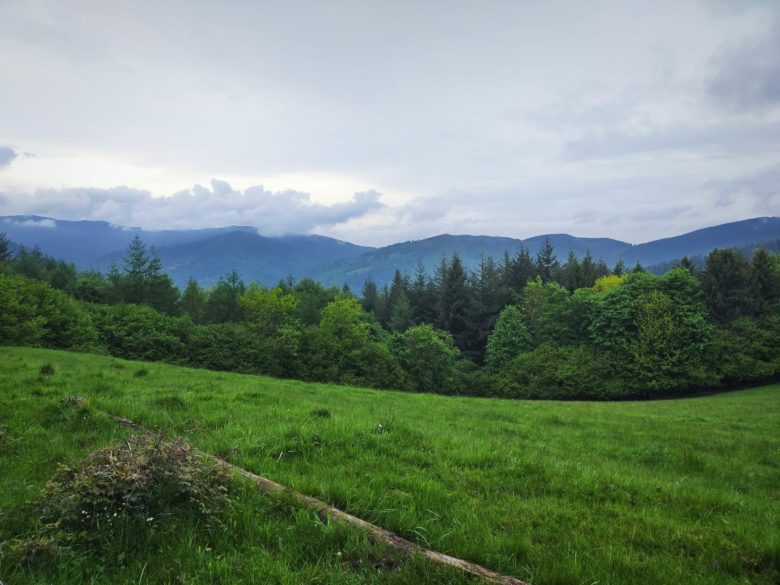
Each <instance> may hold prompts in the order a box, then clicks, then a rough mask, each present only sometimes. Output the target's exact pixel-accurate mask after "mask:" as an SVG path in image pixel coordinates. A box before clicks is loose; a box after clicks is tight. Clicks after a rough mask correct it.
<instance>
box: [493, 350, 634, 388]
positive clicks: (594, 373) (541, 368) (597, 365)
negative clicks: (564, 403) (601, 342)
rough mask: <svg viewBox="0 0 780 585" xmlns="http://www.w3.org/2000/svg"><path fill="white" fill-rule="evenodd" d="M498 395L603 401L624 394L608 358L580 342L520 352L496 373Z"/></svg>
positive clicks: (622, 386)
mask: <svg viewBox="0 0 780 585" xmlns="http://www.w3.org/2000/svg"><path fill="white" fill-rule="evenodd" d="M496 391H497V393H498V395H500V396H505V397H507V398H546V399H558V400H570V399H571V400H575V399H576V400H594V399H595V400H603V399H610V398H619V397H621V396H624V395H625V387H624V385H623V380H621V379H620V378H619V377H617V376H616V372H615V371H614V370H613V365H612V363H611V360H610V359H609V358H608V356H607V355H606V354H602V353H598V352H596V351H594V350H593V349H591V348H589V347H587V346H584V345H572V346H555V345H552V344H543V345H540V346H539V347H537V348H536V349H534V350H533V351H530V352H526V353H521V354H520V355H518V356H517V357H516V358H515V359H513V360H512V361H511V362H510V363H509V365H508V366H506V367H505V368H504V369H503V370H501V372H500V373H499V374H498V376H497V378H496Z"/></svg>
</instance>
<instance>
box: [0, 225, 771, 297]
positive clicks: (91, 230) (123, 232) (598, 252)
mask: <svg viewBox="0 0 780 585" xmlns="http://www.w3.org/2000/svg"><path fill="white" fill-rule="evenodd" d="M0 232H5V233H6V234H7V235H8V237H9V238H10V239H11V241H12V242H13V243H14V244H16V245H20V246H25V247H28V248H29V247H34V246H37V247H39V248H40V249H41V250H42V251H43V252H44V253H46V254H48V255H50V256H53V257H55V258H61V259H63V260H67V261H69V262H73V263H75V264H76V265H77V266H78V267H79V268H82V269H98V270H106V269H107V268H108V267H110V266H111V264H114V263H117V264H118V263H121V260H122V256H123V255H124V251H125V249H126V248H127V245H128V244H129V243H130V241H131V240H132V238H133V237H134V236H136V235H138V236H139V237H140V238H141V239H142V240H143V241H144V243H146V244H147V245H148V246H154V248H155V251H156V253H157V255H158V256H159V257H160V259H161V261H162V264H163V266H164V268H165V270H166V271H167V272H168V274H170V275H171V277H172V278H173V280H174V281H175V282H176V284H178V285H179V286H183V285H184V284H186V282H187V280H188V279H189V278H190V277H192V278H194V279H195V280H197V281H199V282H200V283H201V284H203V285H205V286H209V285H212V284H214V283H215V282H216V281H217V280H218V279H219V277H220V276H222V275H224V274H226V273H228V272H230V271H231V270H233V269H235V270H237V271H238V272H239V273H240V274H241V275H242V276H243V277H244V279H245V280H246V281H257V282H260V283H263V284H268V285H270V284H275V283H276V282H278V281H279V280H280V279H283V278H286V277H287V276H293V277H295V278H298V279H300V278H304V277H311V278H314V279H316V280H319V281H320V282H322V283H324V284H328V285H330V284H335V285H342V284H344V283H346V284H349V285H350V286H351V287H352V288H353V289H355V290H359V289H360V287H361V286H362V285H363V283H364V282H365V280H366V279H367V278H372V279H374V280H375V281H376V282H377V283H378V284H380V285H382V284H384V283H386V282H388V281H389V280H390V279H391V278H392V275H393V272H394V271H395V270H396V269H399V270H401V271H402V272H407V273H412V272H413V271H414V270H415V268H416V267H417V265H418V264H420V263H422V265H423V266H425V268H426V270H428V271H429V272H431V271H433V270H434V269H435V267H436V266H437V265H438V263H439V262H440V261H441V258H442V257H444V256H450V255H452V254H453V253H456V252H457V253H458V254H459V255H460V256H461V257H462V259H463V261H464V264H465V265H466V266H467V267H474V266H476V264H477V263H478V262H479V259H480V257H481V256H482V255H485V256H492V257H494V258H499V257H500V256H502V255H503V253H504V251H505V250H508V251H509V252H510V253H512V254H514V253H515V252H516V251H517V249H518V248H519V247H520V246H521V245H524V246H525V247H527V248H528V250H529V251H530V253H531V254H532V255H534V254H536V253H537V252H538V251H539V249H540V248H541V247H542V246H543V245H544V242H545V241H546V240H547V239H549V240H550V241H551V242H552V244H553V246H554V248H555V250H556V254H557V255H558V257H559V258H560V259H561V260H564V259H565V258H566V256H567V255H568V253H569V250H571V251H573V252H574V253H575V254H576V255H577V256H578V257H580V258H582V257H583V256H584V255H585V254H586V253H587V252H588V251H589V252H590V253H591V255H592V256H593V257H594V258H595V259H603V260H604V261H605V262H607V264H609V265H610V266H611V265H613V264H614V263H615V262H617V261H618V259H621V258H622V259H623V262H625V264H626V265H628V266H631V265H633V264H634V263H636V262H637V261H639V262H641V263H642V264H643V265H645V266H648V265H652V264H657V263H663V262H668V261H670V260H673V259H676V258H681V257H682V256H695V255H703V254H707V253H709V252H710V251H711V250H713V249H714V248H724V247H745V246H750V245H754V244H759V243H762V242H766V241H769V240H776V239H780V217H759V218H754V219H748V220H743V221H737V222H733V223H727V224H722V225H718V226H713V227H709V228H704V229H700V230H696V231H694V232H690V233H687V234H682V235H679V236H675V237H671V238H664V239H660V240H654V241H651V242H646V243H643V244H631V243H629V242H622V241H619V240H613V239H610V238H579V237H575V236H571V235H568V234H547V235H541V236H535V237H532V238H528V239H525V240H520V239H514V238H504V237H495V236H469V235H449V234H443V235H439V236H434V237H431V238H426V239H422V240H414V241H408V242H400V243H397V244H392V245H389V246H383V247H379V248H371V247H366V246H358V245H355V244H351V243H349V242H343V241H341V240H337V239H334V238H328V237H325V236H318V235H291V236H280V237H268V236H263V235H260V234H258V233H257V230H256V229H255V228H252V227H248V226H228V227H219V228H206V229H194V230H144V229H141V228H130V227H124V226H117V225H114V224H111V223H108V222H104V221H89V220H82V221H68V220H59V219H53V218H49V217H42V216H35V215H16V216H5V217H0Z"/></svg>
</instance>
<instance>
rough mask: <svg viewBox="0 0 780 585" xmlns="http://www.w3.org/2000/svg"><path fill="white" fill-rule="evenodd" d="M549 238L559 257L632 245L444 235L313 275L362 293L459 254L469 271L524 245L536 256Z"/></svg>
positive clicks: (600, 254)
mask: <svg viewBox="0 0 780 585" xmlns="http://www.w3.org/2000/svg"><path fill="white" fill-rule="evenodd" d="M548 238H549V239H550V241H551V242H552V244H553V246H554V247H555V249H556V250H557V252H558V254H559V256H565V255H566V254H568V251H569V250H570V249H571V250H573V251H574V252H575V254H577V256H580V257H582V256H584V255H585V253H586V252H587V251H588V250H590V251H591V253H592V254H593V255H594V256H595V257H603V256H605V255H606V256H609V257H610V258H611V257H613V256H615V255H616V254H618V253H619V252H620V251H621V250H625V249H626V248H627V247H630V245H631V244H628V243H626V242H619V241H617V240H610V239H607V238H576V237H574V236H570V235H568V234H550V235H548V236H537V237H535V238H529V239H528V240H517V239H513V238H502V237H495V236H453V235H449V234H444V235H441V236H435V237H433V238H426V239H424V240H416V241H411V242H403V243H400V244H393V245H390V246H385V247H383V248H378V249H376V250H372V251H369V252H366V253H365V254H362V255H360V256H357V257H354V258H349V259H346V260H341V261H337V262H334V263H333V264H331V265H329V266H323V267H322V268H321V269H320V270H318V271H317V272H314V273H313V274H312V277H313V278H316V279H317V280H320V281H322V282H324V283H328V284H341V283H344V282H346V283H347V284H349V285H350V286H351V287H352V288H353V289H355V288H357V289H358V290H359V289H360V287H361V286H362V284H363V282H365V280H366V279H367V278H369V277H370V278H372V279H373V280H375V281H376V282H378V283H380V284H383V283H386V282H388V281H389V280H390V279H391V278H392V276H393V273H394V272H395V270H400V271H401V272H406V273H408V274H412V273H413V272H414V271H415V269H416V268H417V266H418V264H422V265H423V266H424V267H425V269H426V271H427V272H428V273H429V274H430V273H431V272H433V271H434V270H435V269H436V266H438V265H439V263H440V262H441V259H442V258H444V257H449V256H451V255H452V254H454V253H458V254H459V255H460V257H461V258H462V260H463V263H464V264H465V265H466V266H467V267H469V268H474V267H476V266H477V265H478V263H479V260H480V257H481V256H482V255H484V256H491V257H493V258H495V259H496V260H499V259H500V258H501V256H503V254H504V251H505V250H506V251H509V253H510V254H512V255H514V254H515V253H516V252H517V250H518V249H519V248H520V246H521V245H525V246H526V247H527V248H528V249H529V251H530V253H531V254H536V253H537V252H538V251H539V249H540V248H541V247H542V246H543V245H544V242H545V240H546V239H548Z"/></svg>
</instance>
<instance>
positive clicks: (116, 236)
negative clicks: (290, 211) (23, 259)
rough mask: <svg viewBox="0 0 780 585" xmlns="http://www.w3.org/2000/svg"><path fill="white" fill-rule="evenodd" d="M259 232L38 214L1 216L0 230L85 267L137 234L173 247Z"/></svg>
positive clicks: (96, 263) (150, 242) (124, 245)
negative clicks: (146, 226)
mask: <svg viewBox="0 0 780 585" xmlns="http://www.w3.org/2000/svg"><path fill="white" fill-rule="evenodd" d="M236 231H241V232H246V233H257V230H256V229H255V228H252V227H248V226H230V227H220V228H204V229H195V230H144V229H141V228H136V227H124V226H118V225H114V224H112V223H108V222H106V221H90V220H81V221H69V220H62V219H53V218H50V217H43V216H39V215H12V216H5V217H0V232H6V233H7V234H8V237H9V238H10V239H11V240H12V241H14V242H16V243H17V244H20V245H22V246H26V247H28V248H32V247H34V246H38V247H39V248H40V249H41V250H42V251H43V252H44V253H46V254H48V255H50V256H54V257H55V258H61V259H62V260H67V261H68V262H73V263H75V264H76V265H77V266H79V267H82V268H89V267H92V266H100V265H101V259H102V258H103V257H104V256H106V255H107V254H110V253H111V252H117V251H124V250H125V249H126V248H127V245H128V244H129V243H130V241H131V240H132V239H133V238H134V237H135V236H136V235H137V236H139V237H140V238H141V239H142V240H143V241H144V243H145V244H146V245H147V246H156V247H163V246H172V245H177V244H187V243H190V242H197V241H201V240H205V239H208V238H212V237H214V236H215V235H218V234H223V233H229V232H236Z"/></svg>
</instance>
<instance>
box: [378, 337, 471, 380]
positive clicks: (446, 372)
mask: <svg viewBox="0 0 780 585" xmlns="http://www.w3.org/2000/svg"><path fill="white" fill-rule="evenodd" d="M392 347H393V354H394V355H395V357H396V359H397V360H398V363H399V364H400V365H401V368H403V370H404V372H406V375H407V376H408V377H409V380H410V382H411V385H412V388H413V389H414V390H416V391H418V392H442V393H447V392H448V391H451V390H449V388H450V387H451V386H452V383H453V382H454V380H453V378H454V367H455V361H456V359H457V357H458V353H459V352H458V350H457V348H456V347H455V342H454V341H453V339H452V335H450V334H449V333H447V332H446V331H441V330H437V329H434V328H433V327H431V326H430V325H418V326H416V327H412V328H410V329H407V330H406V331H404V332H403V333H400V334H398V335H396V336H395V337H394V338H393V341H392Z"/></svg>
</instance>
